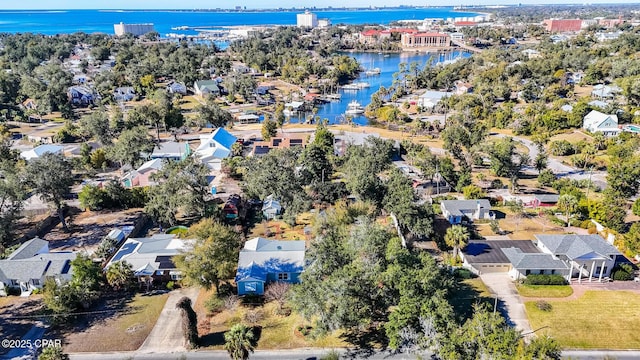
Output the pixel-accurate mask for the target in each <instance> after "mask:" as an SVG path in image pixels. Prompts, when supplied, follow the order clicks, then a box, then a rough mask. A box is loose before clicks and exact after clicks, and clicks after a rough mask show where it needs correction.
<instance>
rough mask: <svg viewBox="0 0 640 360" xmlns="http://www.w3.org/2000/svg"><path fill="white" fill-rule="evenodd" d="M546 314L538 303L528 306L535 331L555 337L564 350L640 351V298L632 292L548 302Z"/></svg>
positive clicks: (591, 294)
mask: <svg viewBox="0 0 640 360" xmlns="http://www.w3.org/2000/svg"><path fill="white" fill-rule="evenodd" d="M548 302H549V303H550V304H551V305H552V310H551V311H549V312H544V311H541V310H539V309H538V308H537V307H536V302H535V301H529V302H526V303H525V307H526V309H527V316H528V317H529V322H530V323H531V327H532V328H533V329H538V328H541V327H544V326H548V327H549V328H548V329H544V330H541V332H546V333H548V334H549V335H551V336H553V337H554V338H555V339H556V340H558V342H559V343H560V345H561V346H562V347H564V348H601V349H637V348H640V332H638V331H637V329H636V324H638V322H639V321H640V312H638V308H640V295H638V294H635V293H632V292H628V291H593V290H591V291H587V292H586V293H585V294H584V295H583V296H581V297H580V298H579V299H576V300H570V301H567V300H556V301H548Z"/></svg>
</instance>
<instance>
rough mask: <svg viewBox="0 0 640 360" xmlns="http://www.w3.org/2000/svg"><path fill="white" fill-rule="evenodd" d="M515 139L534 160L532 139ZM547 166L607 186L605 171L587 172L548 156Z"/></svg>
mask: <svg viewBox="0 0 640 360" xmlns="http://www.w3.org/2000/svg"><path fill="white" fill-rule="evenodd" d="M492 136H495V137H498V138H504V137H507V135H505V134H492ZM512 138H513V139H514V140H515V141H518V142H520V143H521V144H522V145H524V146H526V147H527V149H529V157H530V158H531V160H532V161H533V160H535V158H536V156H538V153H539V151H538V147H537V146H536V145H535V144H534V143H533V141H531V140H528V139H525V138H522V137H519V136H512ZM547 168H548V169H549V170H551V171H553V173H554V174H556V175H557V176H559V177H568V178H570V179H574V180H584V179H589V178H591V181H593V182H594V184H596V186H598V187H600V188H602V189H604V188H605V187H606V186H607V172H606V171H594V172H592V173H591V174H589V171H588V170H587V171H585V170H584V169H579V168H577V167H574V166H570V165H567V164H563V163H562V162H561V161H560V160H558V159H554V158H552V157H549V158H548V160H547ZM528 170H529V171H532V172H536V171H535V170H534V168H533V167H529V168H528Z"/></svg>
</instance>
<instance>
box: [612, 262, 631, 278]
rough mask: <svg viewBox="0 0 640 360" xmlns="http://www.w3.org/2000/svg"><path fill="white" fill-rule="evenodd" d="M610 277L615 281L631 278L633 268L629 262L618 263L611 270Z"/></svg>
mask: <svg viewBox="0 0 640 360" xmlns="http://www.w3.org/2000/svg"><path fill="white" fill-rule="evenodd" d="M611 273H612V276H611V278H612V279H613V280H615V281H629V280H633V268H632V267H631V265H629V264H620V265H617V266H616V267H614V268H613V269H612V270H611Z"/></svg>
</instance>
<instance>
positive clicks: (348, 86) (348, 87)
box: [342, 84, 361, 90]
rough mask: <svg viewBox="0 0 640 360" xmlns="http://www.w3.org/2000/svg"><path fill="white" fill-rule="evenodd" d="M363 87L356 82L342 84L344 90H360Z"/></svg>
mask: <svg viewBox="0 0 640 360" xmlns="http://www.w3.org/2000/svg"><path fill="white" fill-rule="evenodd" d="M360 89H361V88H360V87H358V85H356V84H346V85H342V90H360Z"/></svg>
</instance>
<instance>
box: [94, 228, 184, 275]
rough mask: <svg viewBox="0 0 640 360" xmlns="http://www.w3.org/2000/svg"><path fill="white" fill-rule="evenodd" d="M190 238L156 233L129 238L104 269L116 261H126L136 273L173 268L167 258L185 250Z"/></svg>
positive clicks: (148, 273) (146, 273) (150, 272)
mask: <svg viewBox="0 0 640 360" xmlns="http://www.w3.org/2000/svg"><path fill="white" fill-rule="evenodd" d="M189 242H191V240H184V239H178V238H177V237H176V236H175V235H170V234H156V235H153V236H152V237H149V238H130V239H127V241H125V242H124V243H123V244H122V246H121V247H120V249H118V252H116V254H115V255H114V256H113V258H111V260H110V261H109V263H108V264H107V265H106V266H105V269H106V268H108V267H109V266H111V264H113V263H115V262H118V261H121V260H122V261H126V262H127V263H129V264H131V266H132V267H133V272H134V273H135V274H136V275H151V274H152V273H153V272H155V271H156V270H170V269H174V268H175V265H174V264H173V263H172V262H171V261H170V260H169V259H167V257H169V258H170V257H173V256H175V255H178V254H179V253H180V252H181V251H182V250H186V248H187V247H188V244H189Z"/></svg>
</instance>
